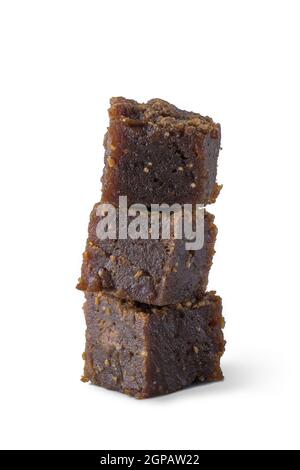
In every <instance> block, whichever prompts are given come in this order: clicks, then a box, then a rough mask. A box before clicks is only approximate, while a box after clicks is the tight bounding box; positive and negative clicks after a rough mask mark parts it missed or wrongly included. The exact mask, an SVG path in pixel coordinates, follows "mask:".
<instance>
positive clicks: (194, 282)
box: [77, 204, 217, 306]
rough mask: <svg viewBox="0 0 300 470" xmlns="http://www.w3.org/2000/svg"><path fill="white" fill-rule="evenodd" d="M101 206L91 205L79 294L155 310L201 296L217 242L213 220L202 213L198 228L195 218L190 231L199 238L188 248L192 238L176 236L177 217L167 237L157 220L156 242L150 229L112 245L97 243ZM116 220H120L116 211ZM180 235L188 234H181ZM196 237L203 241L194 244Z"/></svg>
mask: <svg viewBox="0 0 300 470" xmlns="http://www.w3.org/2000/svg"><path fill="white" fill-rule="evenodd" d="M99 206H100V205H99V204H96V205H95V207H94V209H93V211H92V213H91V216H90V223H89V233H88V240H87V244H86V250H85V252H84V254H83V263H82V270H81V277H80V280H79V283H78V285H77V288H78V289H80V290H83V291H87V292H99V291H105V292H108V293H111V294H112V295H114V296H116V297H119V298H123V299H127V300H132V301H136V302H141V303H145V304H152V305H158V306H163V305H169V304H177V303H180V302H183V301H185V300H189V299H191V298H195V297H196V298H197V297H200V296H202V295H203V294H204V293H205V291H206V288H207V284H208V274H209V270H210V267H211V265H212V259H213V255H214V253H215V250H214V246H215V241H216V236H217V228H216V226H215V224H214V216H213V215H212V214H210V213H208V212H207V211H206V210H204V209H202V222H201V223H200V225H199V224H198V220H199V219H198V218H197V217H196V215H195V212H194V213H193V216H192V217H191V219H192V223H191V227H193V232H194V233H197V235H196V236H195V239H194V242H192V243H191V238H190V236H189V237H188V239H187V237H186V236H184V237H181V238H178V236H176V233H175V232H176V230H175V224H178V217H177V216H176V214H175V215H174V214H172V216H171V218H170V235H169V236H168V237H165V238H163V236H162V221H161V220H160V223H159V237H158V238H155V239H153V238H152V237H153V231H154V230H153V227H152V225H150V227H149V229H147V231H148V234H149V237H148V238H147V239H132V238H131V237H130V236H129V235H128V236H127V238H120V234H119V233H118V234H117V235H116V238H115V239H109V238H106V239H104V238H102V237H101V238H100V237H99V231H101V222H103V218H104V215H103V214H101V211H99ZM116 219H117V222H118V221H119V220H120V211H119V210H117V209H116ZM179 220H180V219H179ZM132 221H133V218H132V217H130V216H129V217H128V219H127V220H126V227H127V229H128V232H129V228H130V224H132ZM99 224H100V225H99ZM117 225H118V224H117ZM177 226H178V225H177ZM164 227H165V225H164ZM182 227H184V224H182ZM102 228H103V226H102ZM110 228H111V227H110ZM123 229H124V227H123ZM182 232H183V233H186V232H185V230H184V229H183V230H182ZM201 232H202V233H201ZM141 233H142V231H141ZM144 235H145V233H144ZM197 237H198V238H199V239H201V237H202V240H200V241H199V240H198V241H197V242H195V240H197ZM199 246H200V248H199ZM191 247H192V249H191ZM194 247H196V249H194Z"/></svg>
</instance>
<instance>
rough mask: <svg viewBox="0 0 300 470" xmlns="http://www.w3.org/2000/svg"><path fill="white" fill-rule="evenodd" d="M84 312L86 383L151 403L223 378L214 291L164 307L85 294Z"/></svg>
mask: <svg viewBox="0 0 300 470" xmlns="http://www.w3.org/2000/svg"><path fill="white" fill-rule="evenodd" d="M84 312H85V318H86V324H87V330H86V349H85V353H84V355H83V357H84V359H85V367H84V376H83V377H82V380H83V381H84V382H88V381H90V382H92V383H93V384H95V385H100V386H102V387H105V388H108V389H111V390H116V391H119V392H122V393H126V394H128V395H132V396H134V397H136V398H148V397H152V396H156V395H163V394H167V393H171V392H175V391H177V390H180V389H182V388H184V387H187V386H188V385H191V384H193V383H195V382H209V381H218V380H221V379H222V378H223V375H222V371H221V368H220V358H221V356H222V354H223V352H224V346H225V342H224V338H223V333H222V328H223V327H224V319H223V317H222V302H221V299H220V297H218V296H216V295H215V294H214V293H213V292H209V293H207V294H206V295H205V296H204V297H203V298H202V300H201V301H199V300H198V301H188V302H186V303H184V304H178V305H176V306H169V307H160V308H159V307H156V308H154V307H152V308H151V307H149V306H146V305H141V304H138V303H134V302H125V301H122V300H120V299H117V298H116V297H112V296H109V295H107V294H104V293H99V294H94V293H86V303H85V305H84Z"/></svg>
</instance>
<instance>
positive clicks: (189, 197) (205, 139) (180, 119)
mask: <svg viewBox="0 0 300 470" xmlns="http://www.w3.org/2000/svg"><path fill="white" fill-rule="evenodd" d="M109 117H110V124H109V128H108V131H107V134H106V136H105V139H104V146H105V168H104V174H103V177H102V183H103V196H102V200H103V202H108V203H111V204H114V205H116V206H117V205H118V198H119V196H127V197H128V204H129V205H131V204H133V203H141V204H145V205H146V206H147V207H149V205H150V204H161V203H166V204H170V205H171V204H174V203H178V204H204V205H205V204H208V203H211V202H214V201H215V199H216V197H217V195H218V193H219V191H220V189H221V187H220V186H218V185H217V183H216V175H217V160H218V155H219V149H220V141H221V129H220V125H219V124H215V123H214V122H213V120H212V119H211V118H209V117H203V116H201V115H200V114H197V113H192V112H187V111H182V110H180V109H178V108H176V107H175V106H173V105H171V104H169V103H167V102H166V101H163V100H160V99H153V100H150V101H148V103H146V104H139V103H137V102H136V101H134V100H128V99H125V98H112V99H111V107H110V109H109Z"/></svg>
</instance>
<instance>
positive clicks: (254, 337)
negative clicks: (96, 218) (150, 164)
mask: <svg viewBox="0 0 300 470" xmlns="http://www.w3.org/2000/svg"><path fill="white" fill-rule="evenodd" d="M0 5H1V6H0V48H1V53H0V54H1V55H0V68H1V71H0V159H1V160H0V162H1V169H0V191H1V219H0V220H1V231H0V237H1V258H0V264H1V279H0V286H1V326H0V357H1V359H0V361H1V370H0V382H1V384H0V395H1V397H0V446H1V447H2V448H6V449H8V448H11V449H40V448H42V449H47V448H50V449H105V448H107V449H116V448H119V449H139V448H144V449H155V448H157V449H180V448H182V449H188V448H191V449H247V448H250V449H288V448H299V440H300V439H299V420H300V412H299V394H300V374H299V368H300V366H299V360H300V357H299V356H300V354H299V333H300V300H299V295H298V292H299V270H298V267H299V262H300V257H299V235H300V233H299V206H298V202H299V169H300V163H299V162H300V154H299V109H300V99H299V97H300V95H299V85H300V73H299V41H300V32H299V13H300V11H299V2H298V1H296V0H295V1H292V0H285V1H276V0H272V1H267V0H260V1H254V0H251V1H240V0H237V1H232V0H227V1H226V2H225V1H224V0H220V1H213V0H210V1H209V2H208V1H199V0H197V1H193V0H185V1H184V2H183V1H181V0H180V1H177V0H172V1H167V0H165V1H162V0H159V1H156V0H151V1H147V2H146V1H140V0H139V1H132V0H127V1H122V0H121V1H116V0H109V1H108V0H101V1H100V0H98V1H90V0H85V1H76V0H72V1H67V0H57V1H55V0H51V1H50V0H49V1H41V0H37V1H32V0H27V1H26V2H25V1H14V0H7V1H1V2H0ZM118 95H123V96H126V97H128V98H135V99H137V100H139V101H146V100H148V99H150V98H153V97H160V98H163V99H166V100H169V101H170V102H172V103H174V104H176V105H177V106H179V107H182V108H184V109H187V110H194V111H198V112H200V113H202V114H204V115H206V114H207V115H210V116H212V117H213V118H214V119H215V120H216V121H219V122H220V123H221V125H222V133H223V141H222V146H223V151H222V152H221V154H220V165H219V182H221V183H223V184H224V189H223V191H222V193H221V196H220V197H219V199H218V201H217V203H216V205H215V206H214V207H212V208H211V210H212V211H213V212H214V213H215V214H216V217H217V218H216V221H217V224H218V227H219V237H218V243H217V254H216V257H215V260H214V266H213V269H212V271H211V277H210V287H211V288H212V289H216V290H217V291H218V293H219V294H221V295H222V296H223V298H224V314H225V317H226V320H227V326H226V330H225V334H226V339H227V342H228V344H227V351H226V354H225V356H224V359H223V368H224V373H225V376H226V379H225V381H224V382H223V383H216V384H212V385H207V386H200V387H194V388H191V389H188V390H185V391H182V392H180V393H176V394H173V395H170V396H165V397H162V398H155V399H151V400H144V401H137V400H134V399H132V398H129V397H127V396H123V395H121V394H118V393H114V392H110V391H106V390H103V389H101V388H97V387H94V386H91V385H88V384H83V383H82V382H80V380H79V379H80V376H81V373H82V366H83V363H82V359H81V353H82V351H83V349H84V330H85V325H84V319H83V314H82V310H81V305H82V302H83V295H82V293H80V292H78V291H76V290H75V284H76V281H77V278H78V276H79V271H80V264H81V253H82V251H83V249H84V244H85V239H86V234H87V223H88V217H89V213H90V210H91V208H92V206H93V204H94V203H95V202H96V201H98V200H99V198H100V184H99V179H100V174H101V171H102V163H103V147H102V138H103V134H104V132H105V129H106V126H107V123H108V119H107V111H106V110H107V107H108V104H109V98H110V96H118Z"/></svg>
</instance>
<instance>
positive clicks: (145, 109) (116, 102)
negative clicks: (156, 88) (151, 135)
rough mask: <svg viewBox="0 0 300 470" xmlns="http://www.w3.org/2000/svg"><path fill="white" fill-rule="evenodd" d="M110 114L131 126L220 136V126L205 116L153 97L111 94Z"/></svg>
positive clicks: (112, 117)
mask: <svg viewBox="0 0 300 470" xmlns="http://www.w3.org/2000/svg"><path fill="white" fill-rule="evenodd" d="M110 104H111V107H110V109H109V115H110V118H111V119H121V120H122V121H123V122H124V123H125V124H128V126H130V127H135V126H145V125H148V126H154V127H161V128H165V129H166V131H168V132H172V131H174V132H184V133H191V134H192V133H196V132H200V133H202V134H210V135H211V137H212V138H219V134H220V126H219V124H215V123H214V121H213V120H212V119H211V118H210V117H208V116H206V117H204V116H201V115H200V114H198V113H193V112H189V111H183V110H180V109H178V108H177V107H176V106H174V105H172V104H170V103H168V102H167V101H164V100H161V99H159V98H154V99H152V100H150V101H148V102H147V103H138V102H137V101H134V100H128V99H126V98H123V97H117V98H111V100H110Z"/></svg>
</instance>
